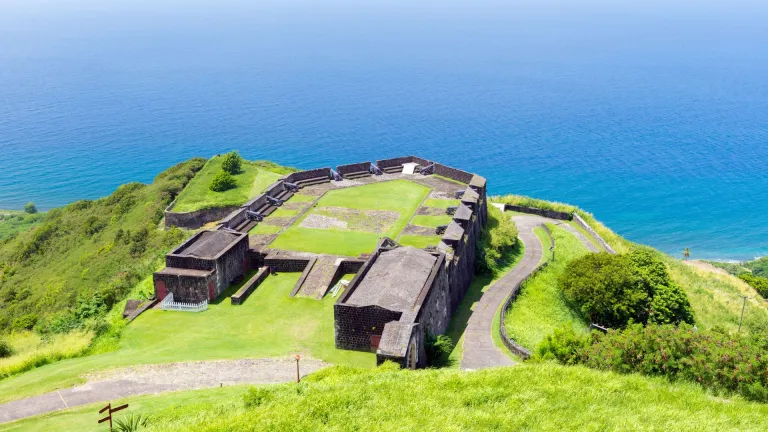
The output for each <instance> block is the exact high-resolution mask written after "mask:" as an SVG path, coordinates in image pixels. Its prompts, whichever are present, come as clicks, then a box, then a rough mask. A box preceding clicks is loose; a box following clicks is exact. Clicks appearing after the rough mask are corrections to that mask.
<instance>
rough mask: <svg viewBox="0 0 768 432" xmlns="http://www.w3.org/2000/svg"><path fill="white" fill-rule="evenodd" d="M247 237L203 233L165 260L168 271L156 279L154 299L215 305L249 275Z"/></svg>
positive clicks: (231, 234)
mask: <svg viewBox="0 0 768 432" xmlns="http://www.w3.org/2000/svg"><path fill="white" fill-rule="evenodd" d="M247 252H248V234H243V233H235V232H231V231H225V230H219V231H200V232H198V233H197V234H195V235H193V236H192V237H190V238H189V239H187V240H186V241H185V242H184V243H182V244H181V245H180V246H179V247H177V248H176V249H174V250H173V251H171V253H169V254H168V255H166V256H165V265H166V267H165V268H164V269H162V270H160V271H159V272H156V273H155V274H154V276H153V279H154V284H155V296H156V297H157V298H158V299H160V300H162V299H163V298H165V296H166V295H168V293H173V298H174V301H179V302H189V303H199V302H202V301H203V300H206V299H207V300H208V301H212V300H214V299H216V298H217V297H218V296H219V295H221V293H222V292H224V291H225V290H226V289H227V287H229V285H230V283H232V282H233V281H235V280H237V279H239V278H241V277H243V275H245V273H247V272H248V259H247Z"/></svg>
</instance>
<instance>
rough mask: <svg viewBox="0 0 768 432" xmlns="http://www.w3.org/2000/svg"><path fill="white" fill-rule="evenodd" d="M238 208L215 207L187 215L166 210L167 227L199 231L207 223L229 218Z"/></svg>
mask: <svg viewBox="0 0 768 432" xmlns="http://www.w3.org/2000/svg"><path fill="white" fill-rule="evenodd" d="M237 208H238V207H237V206H230V207H214V208H209V209H202V210H196V211H192V212H187V213H176V212H173V211H170V210H168V209H166V210H165V227H166V228H170V227H178V228H186V229H198V228H200V227H202V226H203V225H205V224H207V223H211V222H216V221H218V220H220V219H221V218H223V217H225V216H227V215H228V214H229V213H231V212H233V211H235V210H237Z"/></svg>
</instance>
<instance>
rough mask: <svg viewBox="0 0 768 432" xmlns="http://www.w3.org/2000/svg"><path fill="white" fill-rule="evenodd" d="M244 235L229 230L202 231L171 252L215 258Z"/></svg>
mask: <svg viewBox="0 0 768 432" xmlns="http://www.w3.org/2000/svg"><path fill="white" fill-rule="evenodd" d="M242 237H243V235H239V234H235V233H231V232H227V231H202V232H201V233H200V234H199V235H197V236H195V237H193V238H191V239H190V240H189V241H187V242H186V243H184V244H183V245H182V246H181V247H180V248H178V249H176V250H175V251H173V252H171V253H172V254H173V255H180V256H189V257H196V258H205V259H213V258H216V256H217V255H219V254H220V253H222V252H224V251H225V250H227V249H228V248H229V247H230V245H232V243H234V242H235V241H237V240H239V239H240V238H242Z"/></svg>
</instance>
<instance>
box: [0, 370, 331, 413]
mask: <svg viewBox="0 0 768 432" xmlns="http://www.w3.org/2000/svg"><path fill="white" fill-rule="evenodd" d="M300 366H301V375H302V376H305V375H307V374H309V373H312V372H314V371H316V370H319V369H322V368H324V367H327V366H330V365H329V364H328V363H324V362H322V361H319V360H313V359H302V360H301V365H300ZM86 378H87V382H86V383H85V384H83V385H80V386H77V387H72V388H68V389H62V390H58V391H54V392H50V393H46V394H42V395H39V396H33V397H29V398H25V399H19V400H16V401H12V402H8V403H5V404H2V405H0V423H4V422H9V421H13V420H18V419H21V418H25V417H31V416H34V415H38V414H44V413H48V412H51V411H58V410H62V409H67V408H72V407H75V406H79V405H86V404H90V403H94V402H107V401H112V400H114V399H120V398H124V397H127V396H136V395H145V394H157V393H163V392H169V391H178V390H196V389H202V388H209V387H218V386H220V385H227V386H230V385H236V384H276V383H283V382H290V381H293V380H295V379H296V361H295V360H294V359H293V358H272V359H244V360H220V361H200V362H181V363H169V364H159V365H141V366H133V367H127V368H120V369H111V370H106V371H102V372H99V373H97V374H93V375H90V376H88V377H86Z"/></svg>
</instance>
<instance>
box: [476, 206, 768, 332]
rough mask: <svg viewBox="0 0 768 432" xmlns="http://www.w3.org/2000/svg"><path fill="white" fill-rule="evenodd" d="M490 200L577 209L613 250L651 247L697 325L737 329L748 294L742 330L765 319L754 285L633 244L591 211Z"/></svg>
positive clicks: (767, 316)
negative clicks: (687, 303) (687, 302)
mask: <svg viewBox="0 0 768 432" xmlns="http://www.w3.org/2000/svg"><path fill="white" fill-rule="evenodd" d="M490 201H493V202H503V203H509V204H516V205H522V206H528V207H534V208H542V209H550V210H557V211H563V212H570V213H573V212H578V213H579V215H580V216H581V217H582V218H584V220H586V221H587V223H589V224H590V226H591V227H592V228H593V229H594V230H595V231H596V232H597V233H599V234H600V236H602V237H603V239H605V241H607V242H608V243H609V244H610V245H611V247H613V249H614V250H616V252H619V253H625V252H628V251H629V250H630V249H633V248H647V249H649V250H652V251H653V252H654V253H656V254H658V256H660V257H662V259H663V260H664V262H665V263H666V264H667V267H668V269H669V272H670V276H671V278H672V280H673V281H674V282H675V283H677V284H679V285H680V286H681V287H683V289H684V290H685V292H686V294H687V295H688V299H689V300H690V302H691V306H692V307H693V310H694V314H695V318H696V325H698V326H700V327H701V326H704V327H705V328H711V327H714V326H721V327H724V328H725V329H726V330H728V331H732V332H736V331H737V330H738V327H739V317H740V315H741V306H742V297H741V296H742V295H746V296H748V297H750V299H749V300H747V308H746V311H745V314H744V325H743V326H742V331H751V330H752V329H757V328H759V327H760V326H762V325H763V323H765V322H768V304H767V303H766V302H765V301H763V300H761V298H760V296H759V294H758V293H757V292H756V291H755V290H754V288H752V287H750V286H749V285H747V284H746V283H744V282H743V281H741V280H739V279H738V278H736V277H733V276H729V275H722V274H717V273H712V272H708V271H705V270H702V269H699V268H696V267H693V266H690V265H688V264H686V263H685V262H683V261H681V260H678V259H675V258H673V257H671V256H669V255H666V254H662V253H661V252H659V251H656V250H655V249H651V248H648V247H647V246H642V245H639V244H636V243H632V242H630V241H629V240H626V239H624V238H623V237H621V236H619V235H618V234H616V233H614V232H613V231H611V230H610V229H609V228H607V227H606V226H605V225H603V224H602V223H600V222H599V221H597V220H596V219H595V217H594V216H593V215H592V214H590V213H587V212H585V211H583V210H581V209H579V208H578V207H575V206H572V205H569V204H563V203H553V202H549V201H543V200H538V199H535V198H529V197H525V196H519V195H505V196H501V197H491V198H490Z"/></svg>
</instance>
